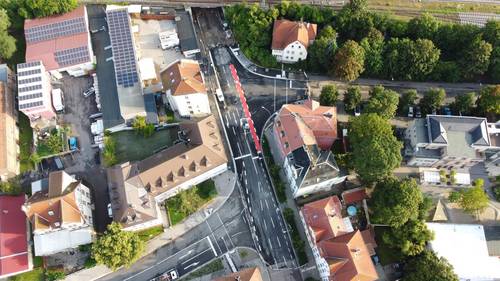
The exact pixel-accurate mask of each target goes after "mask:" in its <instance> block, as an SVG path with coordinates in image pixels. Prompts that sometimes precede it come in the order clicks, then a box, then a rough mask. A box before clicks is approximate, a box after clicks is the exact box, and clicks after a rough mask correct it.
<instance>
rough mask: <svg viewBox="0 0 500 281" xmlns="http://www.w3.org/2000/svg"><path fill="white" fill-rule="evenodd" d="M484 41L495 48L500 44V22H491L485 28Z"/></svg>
mask: <svg viewBox="0 0 500 281" xmlns="http://www.w3.org/2000/svg"><path fill="white" fill-rule="evenodd" d="M482 32H483V39H484V40H486V42H488V43H490V44H491V45H493V46H496V45H499V44H500V21H496V20H489V21H488V22H486V24H485V25H484V27H483V30H482Z"/></svg>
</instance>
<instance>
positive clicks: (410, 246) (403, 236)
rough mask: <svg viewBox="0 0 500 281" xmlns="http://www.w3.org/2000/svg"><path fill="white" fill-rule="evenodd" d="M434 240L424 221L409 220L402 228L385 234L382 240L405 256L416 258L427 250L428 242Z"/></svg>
mask: <svg viewBox="0 0 500 281" xmlns="http://www.w3.org/2000/svg"><path fill="white" fill-rule="evenodd" d="M433 238H434V235H433V233H432V232H431V231H430V230H429V229H427V225H426V224H425V222H424V221H422V220H409V221H407V222H406V223H405V224H403V225H402V226H400V227H394V228H391V229H390V231H387V232H384V234H383V236H382V239H383V240H384V242H385V243H386V244H388V245H389V247H391V248H394V249H398V250H399V251H401V254H402V255H404V256H415V255H418V254H420V253H421V252H422V251H424V250H425V245H426V243H427V242H428V241H430V240H432V239H433Z"/></svg>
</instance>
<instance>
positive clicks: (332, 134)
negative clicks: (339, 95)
mask: <svg viewBox="0 0 500 281" xmlns="http://www.w3.org/2000/svg"><path fill="white" fill-rule="evenodd" d="M277 119H278V120H277V121H276V123H275V124H276V125H275V129H276V130H277V133H278V135H279V139H280V142H281V147H282V148H284V152H285V155H287V154H289V153H290V152H292V151H294V150H295V149H297V148H299V147H302V146H303V145H314V144H317V145H318V146H319V147H320V148H321V149H323V150H329V149H330V147H331V146H332V144H333V142H334V141H335V139H336V138H337V110H336V108H335V107H330V106H320V105H319V103H318V102H317V101H313V100H307V101H306V102H305V103H304V104H285V105H283V107H282V108H281V110H280V112H279V114H278V118H277ZM281 131H283V132H284V135H283V134H282V133H281ZM286 143H288V146H286V145H285V144H286Z"/></svg>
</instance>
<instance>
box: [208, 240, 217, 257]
mask: <svg viewBox="0 0 500 281" xmlns="http://www.w3.org/2000/svg"><path fill="white" fill-rule="evenodd" d="M207 238H208V244H210V248H212V251H214V255H215V256H217V251H216V250H215V247H214V244H213V243H212V239H210V236H207Z"/></svg>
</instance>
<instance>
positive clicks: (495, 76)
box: [489, 46, 500, 83]
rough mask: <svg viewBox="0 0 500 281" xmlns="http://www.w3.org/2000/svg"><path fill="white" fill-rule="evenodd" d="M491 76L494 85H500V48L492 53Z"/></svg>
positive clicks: (495, 48) (496, 47) (497, 47)
mask: <svg viewBox="0 0 500 281" xmlns="http://www.w3.org/2000/svg"><path fill="white" fill-rule="evenodd" d="M489 76H490V78H491V80H492V82H493V83H500V46H495V47H494V48H493V51H492V52H491V58H490V69H489Z"/></svg>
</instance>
